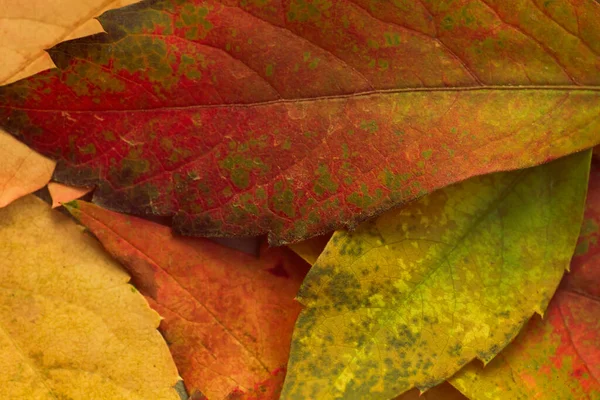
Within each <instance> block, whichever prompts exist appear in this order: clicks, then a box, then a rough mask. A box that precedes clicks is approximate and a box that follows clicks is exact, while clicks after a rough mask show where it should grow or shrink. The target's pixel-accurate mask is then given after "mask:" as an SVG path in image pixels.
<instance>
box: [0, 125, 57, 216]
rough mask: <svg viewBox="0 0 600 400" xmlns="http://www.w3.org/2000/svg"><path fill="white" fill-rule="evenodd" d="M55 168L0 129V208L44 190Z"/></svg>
mask: <svg viewBox="0 0 600 400" xmlns="http://www.w3.org/2000/svg"><path fill="white" fill-rule="evenodd" d="M55 165H56V163H55V162H54V161H53V160H50V159H49V158H46V157H44V156H42V155H41V154H39V153H36V152H35V151H33V150H31V149H30V148H29V147H27V146H25V145H24V144H23V143H21V142H19V141H18V140H17V139H15V138H14V137H12V136H11V135H9V134H8V133H6V132H4V131H3V130H1V129H0V207H5V206H6V205H8V204H9V203H11V202H13V201H14V200H16V199H18V198H19V197H21V196H24V195H26V194H29V193H31V192H35V191H36V190H38V189H40V188H42V187H44V185H46V183H48V181H49V180H50V178H51V177H52V172H53V171H54V166H55Z"/></svg>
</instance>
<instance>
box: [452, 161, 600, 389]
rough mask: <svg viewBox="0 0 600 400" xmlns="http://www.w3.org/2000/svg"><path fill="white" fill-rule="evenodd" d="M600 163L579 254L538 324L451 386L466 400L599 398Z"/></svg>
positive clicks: (531, 324) (596, 165)
mask: <svg viewBox="0 0 600 400" xmlns="http://www.w3.org/2000/svg"><path fill="white" fill-rule="evenodd" d="M599 226H600V160H597V161H596V162H595V163H592V171H591V175H590V186H589V190H588V199H587V207H586V212H585V218H584V222H583V228H582V231H581V236H580V239H579V246H578V250H579V251H578V254H577V255H576V256H575V257H574V258H573V261H572V262H571V272H570V273H569V274H567V275H566V276H565V278H564V280H563V282H562V283H561V286H560V287H559V289H558V290H557V292H556V294H555V296H554V298H553V299H552V301H551V302H550V305H549V307H548V310H547V312H546V313H545V315H544V319H543V320H542V319H541V318H539V317H538V316H534V317H533V319H532V320H531V321H530V322H529V323H528V325H527V328H526V329H524V330H523V332H521V333H520V334H519V336H517V338H516V339H515V341H514V342H513V343H511V344H510V345H509V346H508V347H507V348H506V349H505V350H504V351H502V353H500V355H499V356H498V357H497V358H495V359H494V360H492V362H490V363H489V364H488V365H487V366H486V367H485V368H482V367H481V366H480V365H478V364H475V363H472V364H470V365H469V366H467V367H465V368H464V369H463V370H461V372H460V373H458V374H457V375H456V376H455V377H453V378H452V380H451V382H452V384H453V385H455V386H456V387H457V388H459V389H460V390H461V391H463V392H464V393H465V394H466V395H467V396H468V397H469V398H470V399H471V400H484V399H514V400H529V399H538V400H555V399H561V400H581V399H598V398H600V339H599V338H598V332H600V243H598V239H599V238H600V230H599Z"/></svg>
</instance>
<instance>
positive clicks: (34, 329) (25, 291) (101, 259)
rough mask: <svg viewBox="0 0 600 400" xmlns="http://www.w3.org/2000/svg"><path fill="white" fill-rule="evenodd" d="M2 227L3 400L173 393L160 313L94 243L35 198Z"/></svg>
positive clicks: (8, 213) (1, 215) (167, 397)
mask: <svg viewBox="0 0 600 400" xmlns="http://www.w3.org/2000/svg"><path fill="white" fill-rule="evenodd" d="M0 227H1V229H0V251H1V253H2V255H3V256H2V259H1V260H0V276H1V277H2V287H1V289H0V348H1V351H0V366H1V367H2V373H0V397H2V398H5V399H21V398H32V399H33V398H34V399H44V400H45V399H49V400H50V399H57V398H95V399H99V400H100V399H106V400H113V399H114V400H117V399H119V400H138V399H139V400H142V399H147V398H156V399H161V400H162V399H164V400H177V399H179V396H178V395H177V392H176V391H175V390H174V389H173V386H174V385H175V384H176V383H177V380H178V379H179V377H178V375H177V370H176V368H175V364H174V363H173V360H172V358H171V356H170V354H169V352H168V348H167V346H166V344H165V343H164V340H163V338H162V337H161V336H160V334H159V332H158V331H157V330H156V328H157V327H158V324H159V320H160V319H159V316H158V314H156V313H155V312H154V311H153V310H151V309H150V308H149V307H148V305H147V304H146V302H145V300H144V299H143V298H142V297H141V296H140V295H139V293H138V292H137V291H135V289H134V288H133V287H132V286H131V285H129V284H127V282H128V280H129V276H128V275H127V274H126V273H125V272H124V271H123V270H121V269H120V268H119V266H118V265H117V264H116V263H115V262H114V261H113V260H111V259H110V258H108V257H107V256H106V254H105V253H104V252H103V250H102V249H101V248H100V247H99V246H98V245H97V243H95V241H94V240H92V239H91V238H89V237H86V236H85V235H84V234H83V232H82V230H81V229H80V227H78V226H76V225H75V224H74V223H73V222H72V221H71V220H69V219H68V218H66V217H65V216H63V215H61V214H59V213H58V212H56V211H52V210H51V209H50V207H49V206H48V205H47V204H45V203H44V202H42V201H41V200H39V199H37V198H35V197H33V196H26V197H24V198H22V199H19V200H17V201H16V202H14V203H12V204H11V205H9V206H8V207H6V208H3V209H1V210H0ZM32 249H35V250H32ZM115 310H118V311H119V312H115Z"/></svg>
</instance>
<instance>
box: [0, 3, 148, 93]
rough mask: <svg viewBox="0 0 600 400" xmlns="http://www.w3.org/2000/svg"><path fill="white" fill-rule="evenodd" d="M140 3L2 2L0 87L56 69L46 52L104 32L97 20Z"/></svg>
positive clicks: (0, 18)
mask: <svg viewBox="0 0 600 400" xmlns="http://www.w3.org/2000/svg"><path fill="white" fill-rule="evenodd" d="M138 1H139V0H28V1H26V2H20V1H15V0H0V53H1V54H2V66H0V85H6V84H7V83H11V82H14V81H16V80H19V79H22V78H26V77H28V76H30V75H33V74H35V73H38V72H40V71H43V70H46V69H49V68H53V67H54V63H53V62H52V59H51V58H50V56H49V55H48V53H46V51H45V49H48V48H50V47H52V46H54V45H56V44H58V43H60V42H63V41H65V40H71V39H76V38H80V37H84V36H88V35H93V34H94V33H99V32H104V30H103V29H102V26H101V25H100V23H99V22H98V21H97V20H95V19H94V17H97V16H99V15H100V14H102V13H103V12H104V11H106V10H109V9H112V8H118V7H123V6H126V5H128V4H133V3H137V2H138Z"/></svg>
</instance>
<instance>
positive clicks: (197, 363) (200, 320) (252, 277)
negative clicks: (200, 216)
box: [66, 201, 309, 400]
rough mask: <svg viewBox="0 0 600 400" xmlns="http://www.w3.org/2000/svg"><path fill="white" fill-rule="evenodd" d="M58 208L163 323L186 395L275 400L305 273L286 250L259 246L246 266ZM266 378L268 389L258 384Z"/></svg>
mask: <svg viewBox="0 0 600 400" xmlns="http://www.w3.org/2000/svg"><path fill="white" fill-rule="evenodd" d="M66 207H67V209H68V210H69V211H70V212H71V213H72V214H73V215H74V216H75V217H76V218H77V219H78V220H79V221H81V222H82V223H83V224H84V225H85V226H86V227H87V228H88V229H89V230H90V231H91V232H93V233H94V235H96V237H98V239H99V240H100V241H101V242H102V243H103V245H104V246H105V248H106V249H107V250H108V251H109V252H110V253H111V254H112V255H113V256H114V257H115V258H117V259H118V260H119V261H121V263H122V264H123V265H124V266H125V267H126V268H127V270H128V271H129V272H130V273H131V275H132V276H133V282H134V283H135V285H136V287H137V288H138V289H139V290H140V292H141V293H142V294H144V295H145V296H146V298H147V299H148V301H149V303H150V305H151V306H152V307H153V308H154V309H155V310H157V311H158V312H159V313H160V314H161V316H162V317H163V318H164V319H163V321H162V322H161V325H160V329H161V331H162V333H163V335H164V336H165V339H166V340H167V342H168V343H169V346H170V349H171V353H172V354H173V358H174V359H175V363H176V364H177V366H178V368H179V371H180V374H181V376H182V377H183V380H184V383H185V385H186V387H187V389H188V392H189V393H190V395H192V396H196V397H198V396H199V394H198V392H201V393H202V394H203V395H205V396H207V397H208V398H209V399H224V398H226V397H228V396H232V395H238V396H239V395H243V396H242V397H241V398H247V399H248V400H249V399H251V398H253V397H252V393H253V392H255V391H256V390H257V389H256V387H259V388H260V387H261V385H265V386H264V387H266V388H268V392H269V393H272V394H273V395H272V397H265V399H269V398H272V399H277V398H278V394H279V392H280V390H281V383H282V381H283V379H282V375H283V373H281V369H284V368H285V367H286V364H287V360H288V354H289V348H290V341H291V336H292V330H293V327H294V322H295V320H296V317H297V316H298V313H299V312H300V308H301V307H300V304H299V303H297V302H296V301H295V300H294V297H295V295H296V293H297V291H298V288H299V287H300V284H301V282H302V278H303V277H304V275H305V274H306V271H307V269H308V267H309V266H308V264H306V263H305V262H304V261H302V260H301V259H300V258H299V257H297V256H296V255H295V254H293V253H292V252H291V251H290V250H289V249H287V248H275V249H268V248H266V246H264V247H263V249H262V251H261V254H260V256H259V258H256V257H252V256H250V255H248V254H245V253H242V252H239V251H236V250H233V249H230V248H227V247H224V246H221V245H218V244H216V243H213V242H212V241H210V240H208V239H192V238H182V237H177V236H174V235H173V233H172V231H171V229H170V228H169V227H166V226H162V225H158V224H156V223H153V222H149V221H145V220H142V219H139V218H135V217H130V216H126V215H121V214H117V213H114V212H111V211H107V210H105V209H102V208H100V207H98V206H96V205H93V204H91V203H86V202H82V201H75V202H72V203H68V204H67V205H66ZM273 374H274V375H276V376H277V375H278V376H279V378H277V379H278V380H276V381H275V383H273V384H271V385H269V384H268V383H264V382H265V381H268V380H269V379H271V377H272V375H273ZM277 382H278V384H276V383H277ZM245 393H248V395H247V396H246V395H245Z"/></svg>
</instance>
